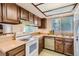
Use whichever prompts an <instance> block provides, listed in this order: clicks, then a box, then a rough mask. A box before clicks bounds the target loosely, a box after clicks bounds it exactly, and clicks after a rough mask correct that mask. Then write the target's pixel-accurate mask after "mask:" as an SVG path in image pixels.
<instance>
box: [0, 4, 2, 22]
mask: <svg viewBox="0 0 79 59" xmlns="http://www.w3.org/2000/svg"><path fill="white" fill-rule="evenodd" d="M0 22H2V5H1V3H0Z"/></svg>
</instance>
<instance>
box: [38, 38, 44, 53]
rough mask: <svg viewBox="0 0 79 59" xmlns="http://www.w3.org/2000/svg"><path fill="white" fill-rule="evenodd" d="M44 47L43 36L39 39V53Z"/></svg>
mask: <svg viewBox="0 0 79 59" xmlns="http://www.w3.org/2000/svg"><path fill="white" fill-rule="evenodd" d="M43 48H44V40H43V37H41V38H40V39H39V53H40V52H41V51H42V50H43Z"/></svg>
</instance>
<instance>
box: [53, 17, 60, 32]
mask: <svg viewBox="0 0 79 59" xmlns="http://www.w3.org/2000/svg"><path fill="white" fill-rule="evenodd" d="M52 30H54V31H55V32H60V18H55V19H53V20H52Z"/></svg>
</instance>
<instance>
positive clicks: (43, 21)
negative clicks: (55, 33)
mask: <svg viewBox="0 0 79 59" xmlns="http://www.w3.org/2000/svg"><path fill="white" fill-rule="evenodd" d="M40 22H41V26H40V27H39V28H46V24H47V20H46V19H45V18H43V19H41V21H40Z"/></svg>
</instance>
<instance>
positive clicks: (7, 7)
mask: <svg viewBox="0 0 79 59" xmlns="http://www.w3.org/2000/svg"><path fill="white" fill-rule="evenodd" d="M18 18H19V8H18V6H17V5H16V4H14V3H4V4H3V21H2V22H4V23H13V24H16V23H19V19H18Z"/></svg>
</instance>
